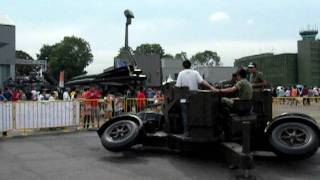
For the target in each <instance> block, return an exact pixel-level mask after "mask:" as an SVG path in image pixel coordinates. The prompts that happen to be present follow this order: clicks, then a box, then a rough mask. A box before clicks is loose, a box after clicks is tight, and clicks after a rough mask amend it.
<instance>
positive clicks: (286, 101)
mask: <svg viewBox="0 0 320 180" xmlns="http://www.w3.org/2000/svg"><path fill="white" fill-rule="evenodd" d="M272 102H273V103H274V104H279V105H311V104H312V103H320V96H317V97H274V98H273V101H272Z"/></svg>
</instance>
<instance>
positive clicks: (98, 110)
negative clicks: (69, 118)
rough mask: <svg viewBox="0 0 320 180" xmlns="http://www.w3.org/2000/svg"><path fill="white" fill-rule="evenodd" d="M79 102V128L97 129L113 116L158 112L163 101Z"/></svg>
mask: <svg viewBox="0 0 320 180" xmlns="http://www.w3.org/2000/svg"><path fill="white" fill-rule="evenodd" d="M79 102H80V121H79V122H80V124H79V126H80V128H98V127H100V126H101V125H102V124H103V123H104V122H106V121H107V120H109V119H110V118H112V117H113V116H116V115H119V114H122V113H134V114H135V113H138V112H140V111H143V110H151V111H156V112H160V111H161V104H162V103H163V99H156V100H155V99H148V98H142V99H137V98H116V99H114V100H112V101H109V100H104V99H99V100H85V99H82V100H80V101H79Z"/></svg>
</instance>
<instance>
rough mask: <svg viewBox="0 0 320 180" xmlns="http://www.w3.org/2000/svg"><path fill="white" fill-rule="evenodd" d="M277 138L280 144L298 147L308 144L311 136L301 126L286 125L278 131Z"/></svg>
mask: <svg viewBox="0 0 320 180" xmlns="http://www.w3.org/2000/svg"><path fill="white" fill-rule="evenodd" d="M278 138H279V140H280V142H281V143H282V144H285V145H287V146H291V147H299V146H303V145H306V144H308V143H309V142H310V139H311V136H310V134H309V133H308V131H307V130H305V129H303V128H301V127H286V128H283V129H282V130H281V131H280V132H279V136H278Z"/></svg>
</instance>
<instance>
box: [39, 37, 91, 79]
mask: <svg viewBox="0 0 320 180" xmlns="http://www.w3.org/2000/svg"><path fill="white" fill-rule="evenodd" d="M38 59H46V60H47V61H48V65H49V67H48V71H49V74H51V75H52V76H53V77H54V78H57V79H58V76H59V73H60V71H61V70H64V71H65V80H68V79H70V78H72V77H74V76H78V75H81V74H84V73H86V72H85V71H84V69H85V67H87V66H88V65H89V64H90V63H91V62H92V61H93V55H92V53H91V48H90V45H89V43H88V42H86V41H85V40H84V39H82V38H78V37H75V36H72V37H64V39H63V40H62V41H61V42H59V43H56V44H55V45H53V46H48V45H44V46H43V47H42V48H41V49H40V54H39V55H38Z"/></svg>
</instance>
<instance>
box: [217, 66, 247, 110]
mask: <svg viewBox="0 0 320 180" xmlns="http://www.w3.org/2000/svg"><path fill="white" fill-rule="evenodd" d="M246 77H247V71H246V70H244V69H240V70H238V72H237V80H238V81H237V83H236V84H235V85H234V86H233V87H230V88H225V89H219V90H214V91H215V92H221V93H233V92H236V91H238V94H239V96H238V97H235V98H226V97H223V98H222V100H221V101H222V103H225V104H226V105H227V106H228V107H229V108H233V104H234V100H250V99H251V98H252V91H253V90H252V86H251V83H250V82H249V81H248V80H247V79H246Z"/></svg>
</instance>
